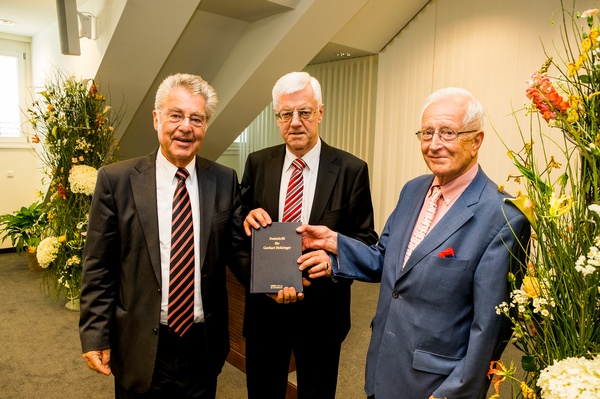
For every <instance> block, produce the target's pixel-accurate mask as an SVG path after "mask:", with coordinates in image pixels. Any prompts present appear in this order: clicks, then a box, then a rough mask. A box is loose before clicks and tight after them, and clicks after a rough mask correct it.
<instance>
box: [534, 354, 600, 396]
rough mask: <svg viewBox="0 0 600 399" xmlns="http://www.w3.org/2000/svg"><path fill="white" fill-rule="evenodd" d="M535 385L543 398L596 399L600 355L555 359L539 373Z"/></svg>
mask: <svg viewBox="0 0 600 399" xmlns="http://www.w3.org/2000/svg"><path fill="white" fill-rule="evenodd" d="M537 386H538V387H540V388H541V389H542V397H543V398H544V399H573V398H577V399H597V398H599V397H600V357H597V358H595V359H592V360H589V359H585V358H574V357H570V358H567V359H563V360H560V361H555V362H554V364H553V365H551V366H548V367H546V368H545V369H544V370H542V371H541V373H540V378H539V379H538V381H537Z"/></svg>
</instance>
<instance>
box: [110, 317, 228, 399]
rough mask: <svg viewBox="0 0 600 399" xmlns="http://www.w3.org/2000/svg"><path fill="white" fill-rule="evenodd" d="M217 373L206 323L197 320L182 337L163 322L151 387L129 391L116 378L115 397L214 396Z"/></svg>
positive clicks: (192, 398)
mask: <svg viewBox="0 0 600 399" xmlns="http://www.w3.org/2000/svg"><path fill="white" fill-rule="evenodd" d="M217 377H218V375H216V374H215V373H214V372H213V371H211V370H210V367H209V362H208V354H207V351H206V334H205V331H204V324H200V323H198V324H194V325H193V326H192V327H191V328H190V330H189V331H188V332H187V333H186V334H185V335H184V336H183V337H180V336H179V335H177V334H175V333H173V332H171V331H170V329H169V327H168V326H164V325H161V326H160V331H159V335H158V353H157V354H156V363H155V364H154V374H153V376H152V383H151V384H150V389H149V390H148V392H145V393H137V392H132V391H128V390H126V389H125V388H124V387H123V386H122V385H121V384H120V383H119V382H118V381H117V380H116V379H115V398H116V399H184V398H185V399H214V398H215V397H216V394H217Z"/></svg>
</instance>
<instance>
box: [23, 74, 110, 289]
mask: <svg viewBox="0 0 600 399" xmlns="http://www.w3.org/2000/svg"><path fill="white" fill-rule="evenodd" d="M38 94H39V96H38V99H37V100H36V101H35V102H34V103H33V104H32V106H31V107H30V108H29V109H28V110H27V113H28V116H29V122H30V123H31V125H32V127H33V130H34V135H33V136H32V137H31V140H30V141H31V143H33V145H34V148H35V149H36V152H37V154H38V155H39V157H40V159H41V160H42V163H43V166H44V172H45V175H46V176H47V182H46V183H47V185H48V192H47V194H46V201H45V202H46V204H45V205H46V209H47V220H48V228H47V229H46V231H45V236H44V237H42V238H43V240H42V242H41V243H40V245H39V246H38V249H37V258H38V262H39V263H40V265H42V267H43V268H44V271H45V273H44V276H45V280H46V281H47V282H48V287H49V288H50V292H51V293H52V294H54V295H55V296H58V295H59V294H60V293H62V292H64V293H66V294H67V296H68V297H69V298H75V297H77V296H78V295H79V289H80V285H81V259H82V255H83V254H82V252H83V247H84V244H85V233H86V231H87V220H88V210H89V207H90V203H91V196H92V194H93V193H94V186H95V184H96V175H97V171H98V168H100V167H101V166H102V165H104V164H106V163H107V162H109V161H110V157H111V155H112V153H113V152H114V150H115V149H116V138H115V136H114V126H115V122H116V120H117V119H118V116H115V113H114V112H113V110H112V109H111V107H110V106H107V105H106V98H105V97H104V96H103V95H102V94H100V92H99V88H98V85H97V83H96V82H95V81H93V80H91V79H78V78H76V77H75V76H69V75H65V74H63V73H61V72H57V73H56V74H55V75H54V76H53V77H52V78H50V79H48V81H47V83H46V85H45V88H44V90H43V91H41V92H39V93H38ZM42 244H43V245H42Z"/></svg>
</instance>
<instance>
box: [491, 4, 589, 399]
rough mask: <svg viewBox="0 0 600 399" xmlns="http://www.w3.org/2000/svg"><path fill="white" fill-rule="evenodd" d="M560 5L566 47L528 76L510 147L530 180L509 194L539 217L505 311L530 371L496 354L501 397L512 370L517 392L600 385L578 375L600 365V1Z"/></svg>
mask: <svg viewBox="0 0 600 399" xmlns="http://www.w3.org/2000/svg"><path fill="white" fill-rule="evenodd" d="M561 8H562V21H563V30H562V31H561V38H562V43H563V47H564V51H558V50H557V52H559V54H558V56H557V58H558V59H559V61H555V60H554V58H553V57H550V56H548V54H546V55H547V56H548V59H547V60H546V62H545V63H544V64H543V66H542V68H541V69H540V70H539V71H537V72H535V73H534V74H533V75H532V76H531V79H530V80H529V81H528V82H527V83H528V88H527V89H526V96H527V97H528V98H529V99H530V100H531V106H530V107H527V108H526V110H525V111H526V112H527V115H528V116H529V118H530V128H529V132H527V133H524V132H523V131H522V130H521V128H520V127H519V131H520V133H521V138H522V139H523V147H522V149H521V150H520V151H512V150H509V156H510V157H511V159H512V160H513V162H514V165H515V166H516V168H517V169H518V170H519V174H517V175H511V176H509V178H510V179H513V180H515V181H516V182H518V183H523V184H524V186H525V192H524V193H518V196H517V198H516V199H511V200H510V201H512V202H513V203H514V204H515V205H516V206H517V207H519V209H521V211H522V212H523V213H524V214H525V215H526V216H527V218H528V219H529V221H530V222H531V226H532V240H531V242H530V248H528V249H529V257H528V262H527V264H523V265H521V266H522V276H520V277H522V279H521V278H520V277H519V276H513V275H511V276H509V281H510V282H511V284H512V287H513V290H512V292H511V296H510V301H509V303H502V304H499V305H498V306H497V307H496V312H497V313H498V314H499V315H504V316H506V317H508V318H509V319H510V321H511V322H512V325H513V331H514V334H513V341H512V342H513V344H514V345H515V346H516V347H517V348H518V349H519V350H521V351H522V352H523V356H522V359H521V366H522V368H523V370H524V371H525V372H526V374H525V376H524V378H523V379H522V380H521V379H519V378H517V377H515V373H516V368H515V367H514V366H513V365H511V366H509V367H506V366H505V365H504V364H502V363H501V362H492V364H491V365H490V370H489V372H488V376H490V377H491V378H493V382H494V385H495V386H496V394H495V395H494V396H493V398H497V397H499V394H498V385H499V384H500V383H501V382H503V381H506V380H509V381H511V382H512V383H513V384H514V386H516V389H515V390H514V391H513V392H515V396H517V397H523V398H527V399H533V398H544V399H549V398H575V397H586V396H585V395H584V394H583V392H598V391H596V389H597V387H598V386H599V385H598V384H599V378H600V374H599V373H598V371H597V369H596V371H594V372H593V374H594V377H593V378H583V376H582V378H579V379H570V378H569V373H570V372H572V371H569V370H570V369H569V367H570V366H571V365H574V364H577V365H578V366H577V368H576V370H580V369H581V367H583V366H582V365H588V364H589V365H591V364H592V363H589V362H595V363H593V364H596V366H595V367H596V368H597V364H598V363H597V361H596V360H592V359H595V357H596V355H598V353H599V351H600V309H599V301H600V249H599V248H600V206H599V205H598V204H599V202H600V188H599V183H600V125H599V124H600V115H599V113H600V96H599V95H600V48H599V43H598V40H597V39H598V34H599V28H598V22H599V21H598V10H589V11H586V12H584V13H581V14H579V13H576V12H575V11H574V10H575V5H574V4H573V10H566V9H565V7H564V5H563V3H562V1H561ZM581 21H583V23H582V22H581ZM575 45H576V47H575ZM550 71H552V75H550ZM553 152H555V155H551V154H553ZM559 157H560V158H559ZM574 390H575V391H576V392H581V396H579V394H575V395H573V394H571V392H574ZM577 390H578V391H577ZM588 397H597V395H594V396H588Z"/></svg>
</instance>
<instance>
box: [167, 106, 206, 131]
mask: <svg viewBox="0 0 600 399" xmlns="http://www.w3.org/2000/svg"><path fill="white" fill-rule="evenodd" d="M157 111H158V112H160V113H161V114H163V115H165V116H166V117H167V119H168V120H169V122H171V123H175V124H177V125H180V124H182V123H183V122H184V121H185V120H186V119H189V121H190V125H192V126H194V127H204V126H206V122H207V118H206V115H203V114H193V115H189V116H185V115H183V114H182V113H181V112H165V111H163V110H160V109H159V110H157Z"/></svg>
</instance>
